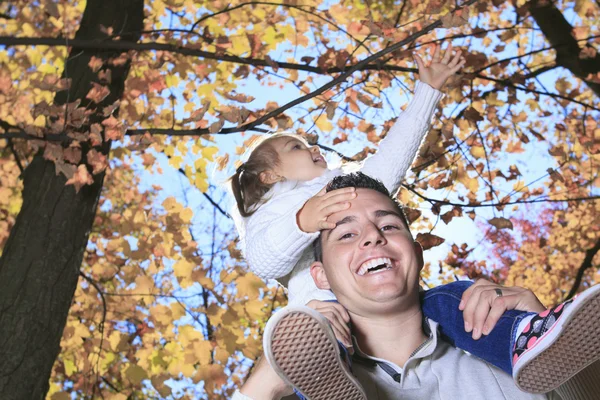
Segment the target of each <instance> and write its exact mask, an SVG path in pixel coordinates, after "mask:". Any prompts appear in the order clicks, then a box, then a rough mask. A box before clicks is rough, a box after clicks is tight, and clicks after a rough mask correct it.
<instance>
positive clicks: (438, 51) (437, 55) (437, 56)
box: [432, 44, 440, 63]
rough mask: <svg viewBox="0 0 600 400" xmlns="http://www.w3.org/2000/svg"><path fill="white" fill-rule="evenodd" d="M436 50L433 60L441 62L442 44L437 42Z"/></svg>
mask: <svg viewBox="0 0 600 400" xmlns="http://www.w3.org/2000/svg"><path fill="white" fill-rule="evenodd" d="M434 46H435V50H434V51H433V58H432V62H434V63H435V62H440V46H439V45H437V44H435V45H434Z"/></svg>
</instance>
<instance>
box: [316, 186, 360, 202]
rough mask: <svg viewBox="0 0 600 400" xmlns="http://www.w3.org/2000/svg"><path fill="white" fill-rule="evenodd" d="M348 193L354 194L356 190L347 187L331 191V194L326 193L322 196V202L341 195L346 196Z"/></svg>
mask: <svg viewBox="0 0 600 400" xmlns="http://www.w3.org/2000/svg"><path fill="white" fill-rule="evenodd" d="M319 193H320V192H319ZM348 193H356V188H353V187H347V188H343V189H336V190H332V191H331V192H328V193H327V194H325V195H324V196H323V199H322V200H327V199H330V198H332V197H335V196H339V195H341V194H348Z"/></svg>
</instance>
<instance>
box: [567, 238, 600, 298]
mask: <svg viewBox="0 0 600 400" xmlns="http://www.w3.org/2000/svg"><path fill="white" fill-rule="evenodd" d="M599 251H600V239H598V241H597V242H596V244H595V245H594V247H592V248H591V249H588V250H587V251H586V252H585V258H584V259H583V262H582V263H581V266H580V267H579V269H578V270H577V275H576V276H575V282H574V283H573V286H572V287H571V290H570V291H569V294H567V297H565V300H569V299H570V298H572V297H573V296H575V294H576V293H577V290H579V286H581V281H582V280H583V274H584V273H585V271H586V270H588V269H589V268H591V267H592V261H593V259H594V256H595V255H596V254H597V253H598V252H599Z"/></svg>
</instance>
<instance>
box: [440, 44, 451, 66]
mask: <svg viewBox="0 0 600 400" xmlns="http://www.w3.org/2000/svg"><path fill="white" fill-rule="evenodd" d="M451 55H452V43H448V48H447V49H446V52H445V53H444V57H443V58H442V64H448V62H449V61H450V56H451Z"/></svg>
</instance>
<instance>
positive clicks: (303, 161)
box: [270, 136, 327, 181]
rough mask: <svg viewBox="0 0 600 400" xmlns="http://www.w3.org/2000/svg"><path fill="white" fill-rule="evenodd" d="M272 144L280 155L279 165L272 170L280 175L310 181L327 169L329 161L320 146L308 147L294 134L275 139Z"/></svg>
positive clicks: (289, 178) (287, 178)
mask: <svg viewBox="0 0 600 400" xmlns="http://www.w3.org/2000/svg"><path fill="white" fill-rule="evenodd" d="M270 144H271V145H272V146H273V148H274V149H275V151H277V154H278V156H279V165H278V166H276V167H275V169H274V170H273V171H270V172H271V173H273V174H275V175H278V176H279V177H283V178H285V179H286V180H295V181H310V180H311V179H314V178H317V177H319V176H321V175H323V173H324V172H325V171H326V170H327V162H326V161H325V158H324V157H323V156H322V155H321V152H320V151H319V147H318V146H311V147H308V146H307V145H306V143H305V142H304V141H302V140H300V139H297V138H294V137H292V136H283V137H279V138H277V139H273V140H272V141H271V143H270Z"/></svg>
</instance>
